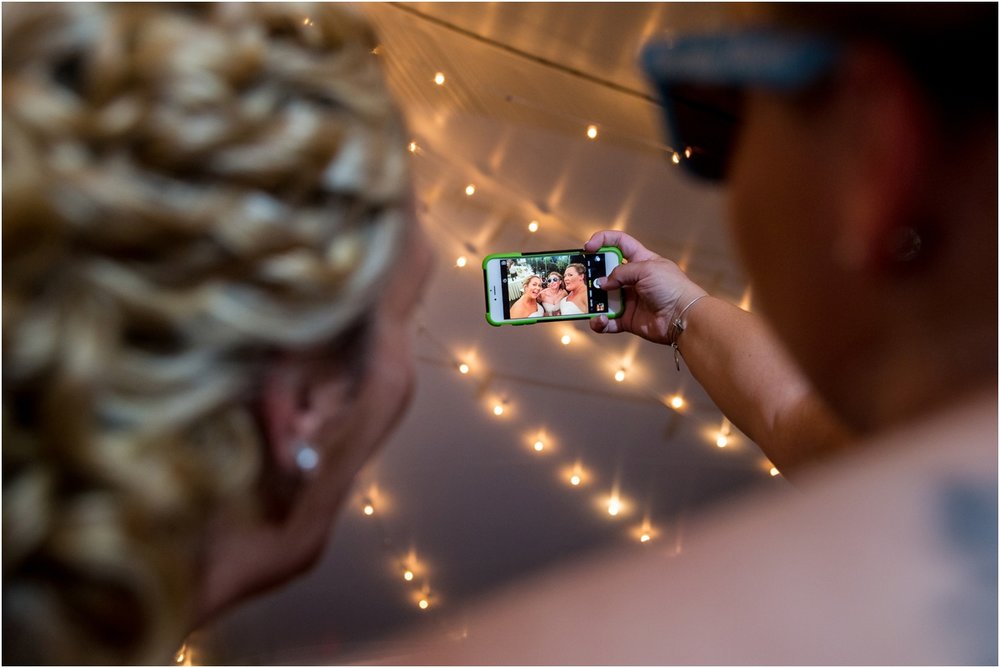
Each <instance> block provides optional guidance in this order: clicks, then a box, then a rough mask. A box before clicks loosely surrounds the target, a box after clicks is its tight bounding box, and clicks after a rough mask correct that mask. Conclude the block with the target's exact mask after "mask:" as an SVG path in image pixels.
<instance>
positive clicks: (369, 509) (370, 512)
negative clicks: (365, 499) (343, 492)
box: [362, 503, 375, 517]
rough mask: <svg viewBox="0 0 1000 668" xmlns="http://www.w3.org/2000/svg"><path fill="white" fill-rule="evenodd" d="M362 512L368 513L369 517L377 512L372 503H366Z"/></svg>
mask: <svg viewBox="0 0 1000 668" xmlns="http://www.w3.org/2000/svg"><path fill="white" fill-rule="evenodd" d="M362 512H363V513H364V514H365V515H368V516H369V517H371V516H372V515H374V514H375V506H373V505H372V504H371V503H366V504H365V507H364V508H362Z"/></svg>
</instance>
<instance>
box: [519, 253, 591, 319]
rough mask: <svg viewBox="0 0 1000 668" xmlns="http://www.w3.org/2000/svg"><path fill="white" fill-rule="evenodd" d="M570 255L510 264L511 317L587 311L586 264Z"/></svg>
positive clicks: (540, 316) (576, 313)
mask: <svg viewBox="0 0 1000 668" xmlns="http://www.w3.org/2000/svg"><path fill="white" fill-rule="evenodd" d="M571 259H576V258H571V257H570V256H552V257H547V258H540V259H534V258H533V259H532V260H530V261H528V260H518V261H517V262H514V263H511V264H510V265H508V266H509V272H510V274H509V278H508V284H507V286H508V287H507V289H508V295H509V299H510V317H511V318H542V317H546V316H558V315H579V314H581V313H588V312H589V310H590V304H589V300H588V289H587V281H588V278H587V267H586V266H585V265H584V264H583V263H582V262H570V260H571Z"/></svg>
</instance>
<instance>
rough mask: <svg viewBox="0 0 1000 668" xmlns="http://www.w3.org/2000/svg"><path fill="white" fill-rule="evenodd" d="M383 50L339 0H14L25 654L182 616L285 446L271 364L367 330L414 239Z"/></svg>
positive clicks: (139, 639)
mask: <svg viewBox="0 0 1000 668" xmlns="http://www.w3.org/2000/svg"><path fill="white" fill-rule="evenodd" d="M374 47H375V41H374V37H373V34H372V32H371V31H370V29H369V28H368V26H367V24H365V23H364V22H363V21H362V20H361V19H360V18H359V17H358V16H356V15H355V14H353V13H352V12H350V11H349V10H347V9H344V8H342V7H336V6H331V5H321V6H303V5H290V4H283V5H275V6H272V5H262V4H254V3H237V4H223V5H189V4H177V5H173V4H140V5H132V4H117V3H111V4H102V5H82V4H73V3H67V4H58V5H36V4H5V5H4V6H3V636H4V641H3V657H4V661H5V663H70V664H73V663H81V662H86V663H98V664H106V663H146V662H152V663H164V662H166V661H169V659H170V657H171V652H172V650H173V649H175V646H176V644H177V642H178V640H179V638H180V637H182V635H183V634H184V633H185V632H186V631H187V630H188V627H189V625H190V624H191V616H192V609H191V607H192V600H193V599H194V594H193V592H194V587H195V586H196V583H197V574H198V565H199V564H198V562H199V550H200V545H201V540H202V537H203V534H204V531H205V522H206V519H207V518H208V517H209V515H210V514H211V512H212V510H213V509H214V508H216V507H218V505H219V504H220V503H221V502H222V501H223V500H229V501H231V500H232V499H234V498H246V499H247V501H246V503H248V504H253V503H255V502H256V488H255V487H254V485H255V484H256V483H257V482H259V480H260V477H261V475H262V471H263V470H264V469H265V468H266V466H265V463H266V462H265V459H264V457H265V454H264V448H263V447H262V444H261V441H260V438H261V437H260V430H259V428H258V426H257V419H256V416H255V411H254V410H253V408H252V406H253V405H254V388H255V387H256V386H257V384H258V381H259V378H260V373H261V369H262V367H263V365H264V364H265V363H266V362H267V360H268V359H272V358H273V356H274V355H275V354H277V353H280V352H281V351H283V350H288V349H294V348H299V347H304V346H315V345H317V344H323V343H326V342H331V341H335V340H338V341H340V342H341V343H343V342H344V339H345V338H347V339H349V338H350V337H352V336H357V334H356V333H354V332H357V331H358V330H359V329H362V328H360V327H359V323H361V322H362V321H363V318H364V313H365V309H366V306H368V305H369V304H370V301H371V295H372V293H373V291H374V290H376V289H377V288H376V287H375V286H377V285H378V284H379V282H380V280H381V279H382V278H383V277H384V276H385V275H386V273H387V272H388V270H389V268H390V267H391V265H392V264H393V263H394V262H395V261H396V259H397V257H398V253H399V249H400V246H401V241H402V238H403V232H404V221H405V219H406V216H405V212H404V206H405V200H406V198H407V196H408V192H407V178H406V173H405V172H406V166H405V152H404V151H403V146H404V143H405V137H404V129H403V126H402V122H401V119H400V117H399V115H398V113H397V111H396V110H395V108H394V107H393V105H392V103H391V101H390V97H389V95H388V92H387V90H386V88H385V85H384V82H383V79H382V73H381V71H380V68H379V65H378V62H377V58H376V57H375V56H374V55H372V49H373V48H374ZM338 337H339V338H338ZM348 343H349V342H348ZM337 350H338V349H337V348H335V347H331V353H330V354H331V355H336V354H337Z"/></svg>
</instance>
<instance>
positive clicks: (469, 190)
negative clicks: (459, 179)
mask: <svg viewBox="0 0 1000 668" xmlns="http://www.w3.org/2000/svg"><path fill="white" fill-rule="evenodd" d="M475 194H476V186H475V185H473V184H472V183H470V184H469V185H467V186H465V195H466V196H467V197H472V196H473V195H475Z"/></svg>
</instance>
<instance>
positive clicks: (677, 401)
mask: <svg viewBox="0 0 1000 668" xmlns="http://www.w3.org/2000/svg"><path fill="white" fill-rule="evenodd" d="M670 407H671V408H673V409H674V410H678V411H679V410H680V409H682V408H684V397H682V396H681V395H679V394H675V395H674V396H673V397H671V398H670Z"/></svg>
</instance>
